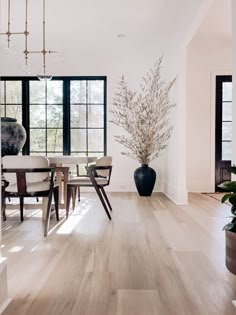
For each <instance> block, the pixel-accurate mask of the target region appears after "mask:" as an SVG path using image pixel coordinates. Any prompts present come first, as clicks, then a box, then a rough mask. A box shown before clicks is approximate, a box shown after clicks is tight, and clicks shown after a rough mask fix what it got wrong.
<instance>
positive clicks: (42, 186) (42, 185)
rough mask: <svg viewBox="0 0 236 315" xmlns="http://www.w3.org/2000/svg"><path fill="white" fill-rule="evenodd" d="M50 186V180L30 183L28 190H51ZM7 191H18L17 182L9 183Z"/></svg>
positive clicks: (30, 191)
mask: <svg viewBox="0 0 236 315" xmlns="http://www.w3.org/2000/svg"><path fill="white" fill-rule="evenodd" d="M49 186H50V182H49V181H45V182H36V183H28V184H27V188H26V191H27V192H28V193H32V192H39V191H46V190H49ZM6 191H7V192H15V193H16V192H18V189H17V184H12V185H9V186H8V187H7V188H6Z"/></svg>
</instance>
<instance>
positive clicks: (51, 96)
mask: <svg viewBox="0 0 236 315" xmlns="http://www.w3.org/2000/svg"><path fill="white" fill-rule="evenodd" d="M62 99H63V91H62V81H49V82H47V103H48V104H62V103H63V101H62Z"/></svg>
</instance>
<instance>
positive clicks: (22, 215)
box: [20, 197, 24, 222]
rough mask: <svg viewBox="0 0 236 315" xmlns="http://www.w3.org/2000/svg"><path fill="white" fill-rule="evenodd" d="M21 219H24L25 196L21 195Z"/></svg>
mask: <svg viewBox="0 0 236 315" xmlns="http://www.w3.org/2000/svg"><path fill="white" fill-rule="evenodd" d="M20 220H21V222H23V221H24V197H20Z"/></svg>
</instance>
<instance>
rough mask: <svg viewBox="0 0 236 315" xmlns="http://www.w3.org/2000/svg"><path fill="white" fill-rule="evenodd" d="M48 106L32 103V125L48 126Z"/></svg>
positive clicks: (37, 126)
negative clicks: (46, 111)
mask: <svg viewBox="0 0 236 315" xmlns="http://www.w3.org/2000/svg"><path fill="white" fill-rule="evenodd" d="M45 110H46V106H45V105H30V127H36V128H40V127H41V128H45V127H46V113H45Z"/></svg>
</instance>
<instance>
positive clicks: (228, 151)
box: [222, 142, 232, 161]
mask: <svg viewBox="0 0 236 315" xmlns="http://www.w3.org/2000/svg"><path fill="white" fill-rule="evenodd" d="M231 159H232V142H222V160H223V161H231Z"/></svg>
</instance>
